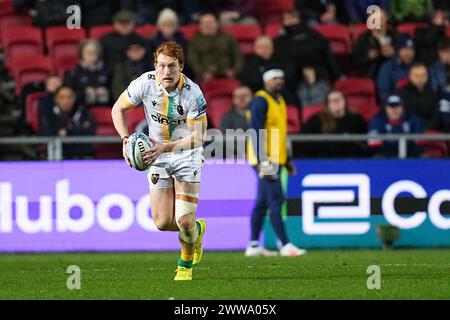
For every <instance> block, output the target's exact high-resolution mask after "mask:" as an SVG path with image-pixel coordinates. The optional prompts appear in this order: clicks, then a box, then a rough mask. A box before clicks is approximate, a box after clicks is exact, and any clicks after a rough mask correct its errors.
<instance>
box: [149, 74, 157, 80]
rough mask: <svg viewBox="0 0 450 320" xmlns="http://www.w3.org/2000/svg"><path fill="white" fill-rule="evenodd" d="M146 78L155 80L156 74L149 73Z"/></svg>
mask: <svg viewBox="0 0 450 320" xmlns="http://www.w3.org/2000/svg"><path fill="white" fill-rule="evenodd" d="M148 80H156V76H155V75H154V74H151V73H149V75H148Z"/></svg>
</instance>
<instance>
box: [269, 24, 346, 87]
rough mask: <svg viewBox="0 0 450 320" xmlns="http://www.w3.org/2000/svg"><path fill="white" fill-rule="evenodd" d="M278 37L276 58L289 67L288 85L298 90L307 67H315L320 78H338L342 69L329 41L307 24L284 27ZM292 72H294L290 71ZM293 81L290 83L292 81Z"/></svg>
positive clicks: (275, 43)
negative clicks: (303, 71)
mask: <svg viewBox="0 0 450 320" xmlns="http://www.w3.org/2000/svg"><path fill="white" fill-rule="evenodd" d="M282 32H283V34H282V35H280V36H279V37H278V38H276V39H275V42H274V48H275V53H274V60H275V62H276V63H279V64H281V65H283V66H284V68H283V69H284V70H288V71H289V73H288V74H287V75H286V84H287V85H289V86H291V87H292V88H293V90H295V87H296V85H297V84H298V82H299V81H300V79H301V76H300V75H301V70H302V68H303V67H305V66H311V67H314V69H315V70H316V72H317V78H319V79H320V78H322V79H329V78H333V79H336V78H339V77H340V76H341V75H342V72H341V70H340V68H339V66H338V64H337V62H336V59H335V58H334V56H333V55H332V53H331V51H330V47H329V44H328V41H327V40H326V39H325V38H324V37H323V36H322V35H321V34H319V33H318V32H317V31H315V30H314V29H312V28H311V27H309V26H308V25H307V24H305V23H300V24H299V25H297V26H293V27H290V28H284V29H283V31H282ZM291 73H292V74H291ZM292 80H293V81H294V83H291V84H289V81H292Z"/></svg>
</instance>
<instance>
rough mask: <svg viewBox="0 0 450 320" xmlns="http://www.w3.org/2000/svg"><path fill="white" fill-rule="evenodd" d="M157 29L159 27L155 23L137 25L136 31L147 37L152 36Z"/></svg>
mask: <svg viewBox="0 0 450 320" xmlns="http://www.w3.org/2000/svg"><path fill="white" fill-rule="evenodd" d="M156 31H158V27H157V26H156V25H154V24H147V25H145V26H139V27H136V32H137V33H138V34H139V35H140V36H141V37H143V38H146V39H147V38H149V37H151V36H152V35H153V34H154V33H155V32H156Z"/></svg>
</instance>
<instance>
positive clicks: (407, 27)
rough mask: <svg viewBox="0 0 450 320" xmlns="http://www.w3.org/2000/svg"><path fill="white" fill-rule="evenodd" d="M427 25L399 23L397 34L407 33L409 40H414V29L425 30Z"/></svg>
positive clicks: (421, 23) (424, 23)
mask: <svg viewBox="0 0 450 320" xmlns="http://www.w3.org/2000/svg"><path fill="white" fill-rule="evenodd" d="M428 26H429V25H428V23H426V22H406V23H400V24H399V25H397V28H396V30H397V32H398V33H399V34H402V33H407V34H409V36H410V37H411V38H414V35H415V33H416V29H419V28H426V27H428Z"/></svg>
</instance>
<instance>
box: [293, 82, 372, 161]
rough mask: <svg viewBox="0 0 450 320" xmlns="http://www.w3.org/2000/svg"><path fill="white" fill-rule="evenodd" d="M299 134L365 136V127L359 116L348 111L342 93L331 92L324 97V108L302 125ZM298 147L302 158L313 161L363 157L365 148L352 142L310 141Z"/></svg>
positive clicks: (337, 91)
mask: <svg viewBox="0 0 450 320" xmlns="http://www.w3.org/2000/svg"><path fill="white" fill-rule="evenodd" d="M302 133H310V134H324V133H325V134H348V133H367V124H366V122H365V121H364V119H363V118H362V117H361V116H360V115H359V114H357V113H354V112H352V111H351V110H350V108H349V106H348V103H347V99H346V97H345V96H344V94H343V93H342V92H341V91H339V90H335V89H333V90H331V91H330V92H329V93H328V94H327V98H326V101H325V108H324V109H323V110H322V111H321V112H319V113H318V114H316V115H314V116H312V117H311V118H310V119H309V120H308V121H306V123H305V124H303V127H302ZM302 146H303V147H304V155H305V156H307V157H313V158H321V157H325V158H343V157H344V158H351V157H362V156H366V146H364V144H362V143H356V142H312V143H305V144H302Z"/></svg>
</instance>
